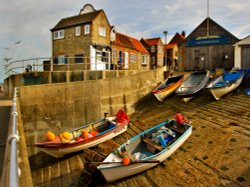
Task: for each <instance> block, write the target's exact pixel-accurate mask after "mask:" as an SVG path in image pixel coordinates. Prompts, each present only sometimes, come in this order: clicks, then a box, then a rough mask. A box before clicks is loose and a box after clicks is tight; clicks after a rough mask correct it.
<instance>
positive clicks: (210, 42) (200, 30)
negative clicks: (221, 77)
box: [179, 17, 239, 70]
mask: <svg viewBox="0 0 250 187" xmlns="http://www.w3.org/2000/svg"><path fill="white" fill-rule="evenodd" d="M238 41H239V40H238V39H237V38H236V37H235V36H233V35H232V34H231V33H230V32H228V31H227V30H226V29H224V28H223V27H222V26H220V25H219V24H218V23H216V22H215V21H214V20H212V19H211V18H209V17H207V18H206V19H205V20H204V21H203V22H202V23H201V24H200V25H199V26H198V27H197V28H196V29H194V31H193V32H191V33H190V35H189V36H187V37H186V39H185V40H184V41H183V42H182V43H181V44H180V45H179V51H180V53H179V69H181V70H199V69H207V70H215V69H216V68H224V69H226V70H229V69H231V68H233V67H234V47H233V45H234V44H235V43H236V42H238Z"/></svg>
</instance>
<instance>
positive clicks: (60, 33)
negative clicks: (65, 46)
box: [53, 30, 64, 40]
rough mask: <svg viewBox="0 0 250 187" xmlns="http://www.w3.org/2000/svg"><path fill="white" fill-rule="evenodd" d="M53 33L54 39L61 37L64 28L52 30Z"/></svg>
mask: <svg viewBox="0 0 250 187" xmlns="http://www.w3.org/2000/svg"><path fill="white" fill-rule="evenodd" d="M53 35H54V40H58V39H62V38H64V30H58V31H54V33H53Z"/></svg>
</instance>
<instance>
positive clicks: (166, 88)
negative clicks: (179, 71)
mask: <svg viewBox="0 0 250 187" xmlns="http://www.w3.org/2000/svg"><path fill="white" fill-rule="evenodd" d="M183 80H184V75H178V76H174V77H169V78H167V79H166V80H165V81H164V82H163V83H162V84H161V85H159V86H158V87H157V88H155V89H154V90H153V91H152V93H153V94H154V96H155V97H156V98H157V99H158V100H159V101H160V102H163V101H164V99H165V98H166V97H168V96H169V95H171V94H172V93H173V92H174V91H175V90H176V89H177V88H178V87H179V86H180V85H181V83H182V82H183Z"/></svg>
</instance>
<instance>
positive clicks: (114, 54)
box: [113, 49, 117, 62]
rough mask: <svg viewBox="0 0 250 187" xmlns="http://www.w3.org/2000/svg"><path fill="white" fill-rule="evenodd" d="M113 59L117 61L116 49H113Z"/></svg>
mask: <svg viewBox="0 0 250 187" xmlns="http://www.w3.org/2000/svg"><path fill="white" fill-rule="evenodd" d="M113 61H114V62H116V61H117V50H116V49H113Z"/></svg>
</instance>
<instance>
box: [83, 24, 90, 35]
mask: <svg viewBox="0 0 250 187" xmlns="http://www.w3.org/2000/svg"><path fill="white" fill-rule="evenodd" d="M89 33H90V25H85V26H84V34H89Z"/></svg>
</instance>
